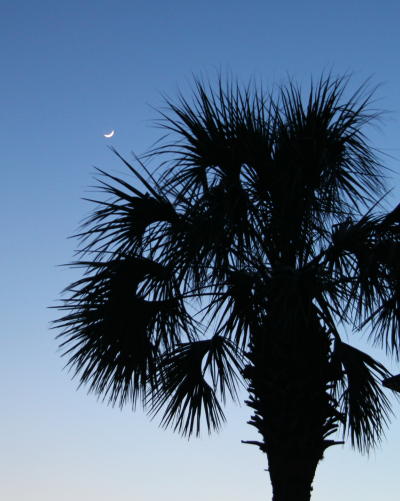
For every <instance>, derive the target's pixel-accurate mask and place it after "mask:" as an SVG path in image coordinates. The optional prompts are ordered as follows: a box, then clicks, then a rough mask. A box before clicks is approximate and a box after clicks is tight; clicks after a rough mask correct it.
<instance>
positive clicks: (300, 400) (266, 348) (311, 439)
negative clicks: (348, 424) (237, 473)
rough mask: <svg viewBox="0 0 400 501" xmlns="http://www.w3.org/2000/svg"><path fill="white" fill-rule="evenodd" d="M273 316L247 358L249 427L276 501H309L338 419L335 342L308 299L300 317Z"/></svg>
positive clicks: (254, 339)
mask: <svg viewBox="0 0 400 501" xmlns="http://www.w3.org/2000/svg"><path fill="white" fill-rule="evenodd" d="M303 297H304V295H303ZM296 299H297V302H298V297H297V298H296ZM285 303H286V302H285ZM285 303H284V304H285ZM288 303H289V304H290V301H289V302H288ZM288 303H286V304H288ZM275 304H276V303H275ZM272 313H275V314H272ZM272 313H271V314H270V315H269V318H268V319H267V321H266V323H265V326H264V328H263V329H262V332H257V333H255V335H253V337H252V345H251V348H250V352H249V353H248V358H249V360H250V364H249V366H248V367H247V369H246V371H245V372H246V374H245V375H246V377H247V378H248V379H249V380H250V385H249V393H250V399H249V401H248V402H247V404H248V405H249V406H250V407H251V408H253V409H254V411H255V412H254V415H253V416H252V418H251V421H250V424H252V425H253V426H255V427H256V429H257V430H258V432H259V433H260V434H261V436H262V442H257V443H256V444H257V445H258V446H259V447H260V449H261V450H262V451H263V452H264V453H266V454H267V457H268V466H269V474H270V478H271V483H272V487H273V501H309V500H310V496H311V491H312V482H313V479H314V475H315V470H316V467H317V465H318V463H319V461H320V460H321V459H322V457H323V453H324V450H325V449H326V448H327V447H329V446H330V445H333V444H334V443H335V442H334V441H332V440H327V439H326V438H327V436H329V435H330V434H331V433H333V432H334V431H335V430H336V429H337V423H338V420H339V419H340V416H339V415H338V413H337V411H336V409H335V405H334V399H333V398H332V396H331V395H330V394H329V385H330V383H331V381H332V370H331V367H330V361H329V360H330V357H329V353H330V342H331V341H330V338H329V335H328V334H327V332H326V331H325V330H324V329H323V327H322V326H321V324H320V321H319V319H318V316H317V315H316V312H315V309H314V306H313V304H312V302H308V301H307V298H305V302H304V303H303V304H302V305H301V308H300V309H299V310H298V311H297V312H296V311H293V310H292V311H291V310H290V307H286V306H285V307H284V308H283V310H282V309H281V310H280V311H275V312H272ZM252 443H254V442H252Z"/></svg>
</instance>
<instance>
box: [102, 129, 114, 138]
mask: <svg viewBox="0 0 400 501" xmlns="http://www.w3.org/2000/svg"><path fill="white" fill-rule="evenodd" d="M114 134H115V130H112V131H111V132H109V133H108V134H104V137H106V138H110V137H113V135H114Z"/></svg>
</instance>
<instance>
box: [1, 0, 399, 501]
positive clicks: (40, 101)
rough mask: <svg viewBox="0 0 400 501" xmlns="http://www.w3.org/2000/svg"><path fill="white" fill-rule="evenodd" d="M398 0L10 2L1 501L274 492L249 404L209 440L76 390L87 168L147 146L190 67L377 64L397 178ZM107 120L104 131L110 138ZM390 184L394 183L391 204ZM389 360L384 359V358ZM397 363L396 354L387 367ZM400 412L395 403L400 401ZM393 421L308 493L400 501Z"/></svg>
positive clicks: (286, 70)
mask: <svg viewBox="0 0 400 501" xmlns="http://www.w3.org/2000/svg"><path fill="white" fill-rule="evenodd" d="M399 5H400V4H399V3H398V2H397V1H395V0H393V1H390V0H386V1H383V2H377V1H376V0H365V1H364V2H355V1H352V0H346V1H344V0H338V1H336V2H326V1H323V0H308V1H307V0H305V1H303V2H298V1H294V0H293V1H287V0H281V1H280V2H277V1H274V2H271V1H267V0H264V1H254V0H247V1H246V2H243V1H242V2H238V1H235V0H230V1H225V0H224V1H222V0H220V1H218V0H214V1H209V0H203V1H201V2H192V1H190V0H185V1H177V0H170V1H169V2H165V1H160V0H153V1H152V2H142V1H133V0H131V1H121V0H113V1H112V0H108V1H103V0H96V1H89V0H87V1H84V0H81V1H76V0H70V1H68V2H67V1H64V2H63V1H60V2H56V1H54V0H51V1H50V0H48V1H41V0H37V1H28V0H27V1H19V0H13V1H9V2H2V5H1V10H0V13H1V21H0V22H1V29H0V51H1V69H2V75H1V78H0V104H1V106H0V110H1V119H0V120H1V134H0V142H1V147H0V156H1V163H0V165H1V172H2V182H1V183H0V200H1V203H2V204H3V209H2V210H1V212H0V218H1V226H0V227H1V232H2V235H3V242H2V245H1V253H2V259H1V262H2V280H1V282H2V286H1V290H0V294H1V298H0V308H1V315H0V322H1V330H0V333H1V349H0V374H1V377H0V396H1V397H0V405H1V412H0V451H1V452H0V498H1V499H4V500H7V501H8V500H10V501H54V500H57V501H87V500H95V501H106V500H107V501H109V500H110V499H112V500H113V501H128V500H129V501H132V500H135V501H136V500H137V501H155V500H158V499H160V498H161V497H162V499H163V500H164V501H170V500H171V501H172V500H174V501H183V500H185V501H186V500H188V499H190V500H193V501H200V500H202V501H204V500H207V501H214V500H215V501H217V500H218V501H225V500H226V501H228V500H229V501H244V500H248V499H254V500H258V499H260V500H262V499H270V492H271V491H270V487H269V479H268V477H267V473H266V472H264V471H263V470H264V469H265V468H266V464H265V461H264V457H263V456H262V455H261V454H260V453H259V452H258V450H257V449H256V448H255V447H252V446H249V445H242V444H241V443H240V440H241V439H251V438H253V439H254V438H255V436H254V432H253V431H252V430H251V429H250V428H249V427H248V426H247V425H246V424H245V423H246V420H247V419H248V417H249V412H248V410H247V408H246V407H245V406H242V407H234V406H233V407H229V408H228V409H227V411H226V412H227V416H228V423H227V425H226V426H225V428H224V430H223V431H222V432H221V433H220V434H219V435H214V436H213V437H211V438H209V437H208V436H204V437H203V438H201V439H199V440H196V439H193V440H191V441H190V442H187V440H185V439H182V438H180V437H179V436H177V435H174V434H173V433H172V432H171V431H163V430H160V429H159V428H158V427H157V423H156V422H150V421H149V420H148V419H147V417H146V416H145V415H143V413H142V412H140V411H139V412H136V413H135V414H134V413H132V412H131V411H130V410H129V409H126V410H124V411H122V412H121V411H119V410H118V409H111V408H109V407H107V406H106V405H104V404H101V403H99V402H97V401H96V398H95V397H94V396H87V395H86V391H85V389H80V390H79V391H76V383H75V382H71V380H70V376H69V375H68V373H67V372H66V371H63V370H62V367H63V361H62V360H61V359H60V357H59V354H58V352H57V342H56V341H55V340H54V335H55V332H54V331H51V330H50V329H49V323H50V321H51V320H52V319H54V318H55V316H56V313H55V311H54V310H49V309H47V307H48V306H50V305H54V304H55V301H56V300H57V298H59V292H60V291H61V289H62V288H63V287H65V286H66V285H67V284H68V283H69V282H70V281H71V280H72V279H73V278H75V275H73V273H72V272H71V270H69V269H67V268H60V267H57V265H58V264H61V263H66V262H68V261H70V260H71V259H72V256H73V250H74V248H75V245H76V242H75V241H73V240H71V239H69V240H68V239H67V236H69V235H71V234H73V233H74V231H75V230H76V229H77V226H78V224H79V221H80V220H81V219H82V218H83V217H84V216H85V215H86V214H87V213H88V209H89V207H88V204H87V203H85V202H83V201H82V200H81V197H83V196H87V195H88V191H89V190H88V186H90V185H91V184H93V180H92V175H93V165H96V166H99V167H102V168H105V169H108V170H112V171H113V172H117V173H122V172H124V169H123V167H122V166H121V165H120V164H119V163H118V161H116V159H115V158H114V157H113V155H112V154H111V152H110V151H109V150H108V149H107V145H108V144H112V145H114V146H115V147H116V148H117V149H118V150H119V151H120V152H121V153H123V154H127V155H129V154H130V151H131V150H134V151H135V152H136V153H143V152H144V151H146V150H147V149H148V148H149V147H150V146H151V144H152V143H153V142H154V141H155V140H156V139H157V138H158V136H159V133H160V131H158V130H157V129H156V128H154V127H153V126H152V120H153V119H154V118H155V117H156V116H157V115H156V113H155V111H154V109H153V108H152V107H153V106H155V107H157V106H159V105H160V103H162V99H161V93H166V94H168V95H170V96H172V97H174V96H176V93H177V89H178V88H181V89H183V90H185V89H186V88H187V87H188V85H189V83H190V81H191V76H192V74H196V75H199V74H202V75H206V76H207V75H208V76H210V78H213V77H214V76H215V75H216V72H218V71H222V72H231V73H232V74H233V75H236V76H238V78H239V79H241V80H242V81H245V82H246V81H247V80H248V79H249V78H250V77H255V78H257V79H260V80H262V81H263V82H264V83H265V85H266V86H267V87H268V86H271V85H272V84H273V83H274V82H275V83H281V82H283V81H285V79H286V76H287V75H291V76H293V77H294V78H295V79H297V80H298V81H300V82H305V83H306V82H308V81H309V78H310V76H311V75H314V76H318V75H319V74H320V72H321V71H322V70H325V71H326V70H332V72H333V73H334V74H336V73H338V74H341V73H344V72H352V73H353V74H354V77H353V85H354V86H356V85H357V84H359V83H361V82H362V81H363V80H364V79H365V78H367V77H370V76H371V77H372V83H373V84H381V87H380V88H379V89H378V92H377V97H378V98H379V100H378V102H377V106H378V107H380V108H383V109H385V110H389V111H390V112H391V113H390V114H388V115H387V116H386V119H385V120H384V122H383V123H382V125H381V129H380V130H372V131H371V132H370V137H371V140H372V141H373V144H374V145H375V146H377V147H379V148H381V149H382V150H383V151H385V152H386V153H387V154H388V155H389V156H388V157H387V158H385V162H386V164H387V165H388V166H389V167H390V168H391V169H393V171H394V174H393V180H392V183H396V182H397V183H398V180H399V176H398V173H399V172H400V165H399V160H398V159H399V156H400V153H399V152H400V144H399V143H400V141H399V130H400V128H399V117H400V115H399V110H400V94H399V90H400V64H399V63H400V61H399V55H398V54H399V46H400V43H399V42H400V40H399V38H400V36H399V19H400V6H399ZM113 128H115V129H116V135H115V137H114V138H113V139H112V140H111V141H110V140H109V141H107V140H105V139H104V137H103V134H104V133H105V132H107V131H109V130H110V129H113ZM399 198H400V190H398V188H396V189H395V191H394V199H393V200H398V199H399ZM378 356H379V357H380V359H381V360H384V358H383V357H382V356H381V355H380V354H378ZM391 367H392V368H393V370H396V369H398V368H399V367H398V366H397V368H396V365H395V364H394V365H393V366H391ZM395 410H396V412H397V413H399V407H398V406H397V407H395ZM399 448H400V420H396V419H394V420H393V423H392V426H391V428H390V430H389V431H388V433H387V439H386V440H385V441H384V442H383V444H382V446H381V447H380V448H379V449H378V450H377V451H376V452H374V453H373V454H371V455H370V456H369V457H366V456H361V455H360V454H358V453H356V452H354V451H352V450H351V448H350V447H349V446H345V447H336V448H332V449H330V450H328V451H327V453H326V459H325V460H324V461H323V462H322V464H321V465H320V467H319V469H318V472H317V477H316V481H315V484H314V486H315V495H314V497H313V501H333V500H337V499H342V500H346V499H352V500H355V501H357V500H362V501H375V500H376V499H379V500H382V501H397V500H398V498H399V490H400V480H399V477H398V463H399V459H400V453H399Z"/></svg>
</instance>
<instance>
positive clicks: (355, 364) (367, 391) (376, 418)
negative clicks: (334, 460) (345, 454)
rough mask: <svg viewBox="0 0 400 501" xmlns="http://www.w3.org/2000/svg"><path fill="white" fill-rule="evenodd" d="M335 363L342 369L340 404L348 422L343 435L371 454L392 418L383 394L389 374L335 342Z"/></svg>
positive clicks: (357, 353) (361, 354) (368, 358)
mask: <svg viewBox="0 0 400 501" xmlns="http://www.w3.org/2000/svg"><path fill="white" fill-rule="evenodd" d="M333 358H334V360H335V363H339V364H340V365H341V367H342V369H343V375H344V376H343V378H342V380H341V381H340V383H339V386H340V388H341V390H340V393H341V394H340V398H339V402H340V405H341V412H342V413H343V414H344V416H345V418H346V423H345V426H344V433H345V434H347V435H349V436H350V440H351V444H352V445H353V446H354V447H357V448H358V449H359V450H360V451H361V452H364V451H365V452H368V451H369V450H370V449H371V448H372V447H374V446H375V445H376V444H377V443H378V442H380V440H381V439H382V437H383V434H384V429H385V427H386V425H387V424H388V421H389V417H390V413H391V410H390V402H389V400H388V399H387V397H386V396H385V393H384V391H383V390H382V379H385V378H387V377H388V376H390V373H389V371H387V369H386V368H385V367H384V366H383V365H382V364H381V363H379V362H377V361H376V360H374V359H373V358H372V357H370V356H369V355H367V354H366V353H364V352H362V351H360V350H358V349H356V348H354V347H352V346H350V345H348V344H346V343H343V342H341V341H336V343H335V350H334V354H333Z"/></svg>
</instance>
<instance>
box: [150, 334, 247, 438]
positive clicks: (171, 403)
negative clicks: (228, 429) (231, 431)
mask: <svg viewBox="0 0 400 501" xmlns="http://www.w3.org/2000/svg"><path fill="white" fill-rule="evenodd" d="M242 369H243V354H242V353H241V352H240V351H239V350H238V348H237V347H236V346H235V345H234V344H233V343H231V342H230V341H229V340H227V339H224V338H222V337H220V336H214V337H213V338H211V339H208V340H202V341H195V342H192V343H183V344H180V345H178V346H176V347H175V349H173V350H172V351H167V352H166V353H165V354H164V355H163V357H162V359H161V362H160V364H159V366H158V381H157V384H156V385H155V387H153V388H152V389H151V390H150V392H149V394H148V404H149V405H150V407H151V410H150V413H151V414H152V415H153V416H154V415H156V414H158V413H159V412H161V411H162V412H163V417H162V420H161V424H162V425H163V426H165V427H167V426H169V425H172V426H173V428H174V430H178V431H179V432H180V433H182V434H183V435H187V436H190V435H192V434H193V433H195V434H196V435H199V433H200V428H201V419H202V418H204V419H205V421H206V426H207V429H208V431H209V432H210V431H211V430H213V429H215V430H218V429H219V428H220V426H221V424H222V422H223V421H224V420H225V416H224V413H223V411H222V407H221V404H220V402H219V400H218V397H217V394H218V393H219V395H220V398H221V399H222V402H224V401H225V395H226V392H228V393H229V394H230V396H231V397H232V398H234V399H235V398H237V385H238V384H239V382H240V380H241V372H242ZM207 373H208V374H209V377H210V381H209V382H208V381H207Z"/></svg>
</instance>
